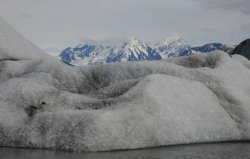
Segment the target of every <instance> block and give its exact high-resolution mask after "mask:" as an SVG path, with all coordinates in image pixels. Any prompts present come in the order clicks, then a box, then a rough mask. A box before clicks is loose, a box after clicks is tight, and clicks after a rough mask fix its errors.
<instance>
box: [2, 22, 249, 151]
mask: <svg viewBox="0 0 250 159" xmlns="http://www.w3.org/2000/svg"><path fill="white" fill-rule="evenodd" d="M0 65H1V67H0V145H1V146H12V147H29V148H49V149H61V150H73V151H106V150H116V149H135V148H145V147H153V146H162V145H173V144H184V143H201V142H214V141H233V140H249V138H250V99H249V94H250V82H249V79H250V71H249V69H250V62H249V61H248V60H247V59H245V58H244V57H242V56H240V55H234V56H232V57H230V56H229V55H228V54H227V53H225V52H221V51H217V52H211V53H207V54H196V55H192V56H188V57H181V58H174V59H171V60H162V61H157V62H156V61H155V62H121V63H112V64H105V65H97V66H86V67H72V66H69V65H66V64H64V63H62V62H60V61H57V60H56V59H54V58H53V57H50V56H49V55H46V54H45V53H44V52H43V51H41V50H40V49H38V48H37V47H36V46H34V45H33V44H31V43H30V42H28V41H27V40H26V39H24V38H23V37H22V36H21V35H19V34H18V33H17V32H16V31H15V30H13V29H12V28H11V26H9V25H8V24H7V23H6V22H5V21H4V20H3V19H0Z"/></svg>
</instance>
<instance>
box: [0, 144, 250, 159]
mask: <svg viewBox="0 0 250 159" xmlns="http://www.w3.org/2000/svg"><path fill="white" fill-rule="evenodd" d="M0 158H1V159H249V158H250V142H232V143H209V144H192V145H179V146H165V147H158V148H148V149H138V150H125V151H110V152H65V151H54V150H41V149H22V148H6V147H1V148H0Z"/></svg>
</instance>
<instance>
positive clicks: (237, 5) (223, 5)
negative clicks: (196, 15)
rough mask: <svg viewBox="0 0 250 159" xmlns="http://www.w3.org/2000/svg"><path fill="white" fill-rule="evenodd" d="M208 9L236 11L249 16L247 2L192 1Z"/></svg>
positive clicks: (249, 7) (249, 2) (243, 0)
mask: <svg viewBox="0 0 250 159" xmlns="http://www.w3.org/2000/svg"><path fill="white" fill-rule="evenodd" d="M193 1H196V2H198V3H200V4H201V6H202V7H204V8H208V9H223V10H231V11H232V10H233V11H238V12H241V13H243V14H250V1H249V0H193Z"/></svg>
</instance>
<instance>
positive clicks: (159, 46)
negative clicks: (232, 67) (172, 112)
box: [58, 36, 233, 66]
mask: <svg viewBox="0 0 250 159" xmlns="http://www.w3.org/2000/svg"><path fill="white" fill-rule="evenodd" d="M232 49H233V48H232V47H228V46H226V45H224V44H221V43H209V44H205V45H202V46H198V47H191V46H190V45H189V43H188V42H187V41H186V40H184V39H183V38H182V37H176V36H173V37H168V38H166V39H165V40H163V41H161V42H158V43H154V44H151V45H149V44H146V43H144V42H141V41H139V40H138V39H137V38H135V37H131V38H130V39H129V40H128V41H127V42H125V43H123V44H121V45H120V46H112V45H107V44H87V43H82V44H79V45H77V46H74V47H67V48H66V49H64V50H63V51H62V52H61V53H60V55H59V56H58V57H59V59H60V60H61V61H63V62H65V63H67V64H70V65H76V66H82V65H97V64H104V63H111V62H124V61H154V60H161V59H168V58H173V57H180V56H187V55H190V54H195V53H207V52H211V51H215V50H222V51H227V52H228V51H231V50H232Z"/></svg>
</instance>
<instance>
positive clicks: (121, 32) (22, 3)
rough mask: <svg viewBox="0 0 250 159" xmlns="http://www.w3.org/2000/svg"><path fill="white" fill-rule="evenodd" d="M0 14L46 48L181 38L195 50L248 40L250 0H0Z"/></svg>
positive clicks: (22, 32) (249, 32)
mask: <svg viewBox="0 0 250 159" xmlns="http://www.w3.org/2000/svg"><path fill="white" fill-rule="evenodd" d="M0 16H1V17H3V18H4V19H5V20H6V21H7V22H8V23H9V24H11V25H12V26H13V27H14V28H15V29H16V30H18V31H19V32H20V33H21V34H23V35H24V36H25V37H26V38H28V39H29V40H31V41H32V42H33V43H35V44H37V45H38V46H39V47H41V48H42V49H47V48H51V49H53V47H55V48H65V47H67V46H69V45H72V44H76V43H79V42H81V41H87V40H88V39H89V40H90V39H92V40H96V41H103V40H104V41H111V42H112V41H115V42H119V41H122V40H123V39H126V38H128V37H130V36H136V37H138V39H140V40H142V41H145V42H153V41H160V40H162V39H164V38H165V37H167V36H170V35H172V34H179V35H181V36H183V37H184V38H185V39H186V40H187V41H188V42H189V43H190V44H191V45H192V46H196V45H201V44H204V43H208V42H222V43H226V44H237V43H239V42H240V41H242V40H244V39H246V38H249V37H250V0H0Z"/></svg>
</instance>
